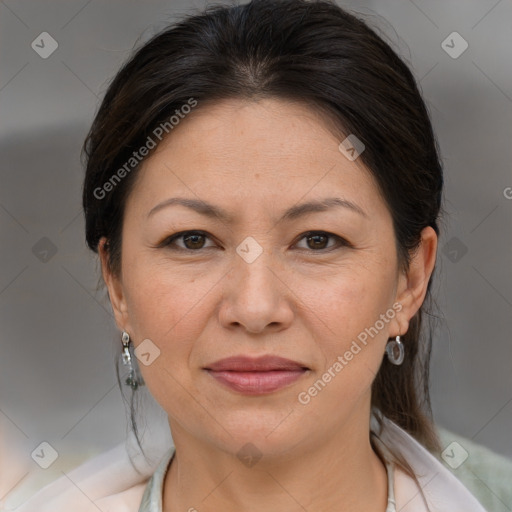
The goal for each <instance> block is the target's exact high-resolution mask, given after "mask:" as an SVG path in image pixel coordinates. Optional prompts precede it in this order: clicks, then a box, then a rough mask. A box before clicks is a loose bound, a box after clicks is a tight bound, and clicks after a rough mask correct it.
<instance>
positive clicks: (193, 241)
mask: <svg viewBox="0 0 512 512" xmlns="http://www.w3.org/2000/svg"><path fill="white" fill-rule="evenodd" d="M202 236H203V235H188V236H186V237H185V245H186V246H187V247H188V242H190V240H192V247H191V248H192V249H197V248H198V247H197V246H196V243H198V242H197V238H201V237H202ZM201 245H202V244H201V243H200V242H199V246H201ZM189 248H190V247H189ZM199 248H200V247H199Z"/></svg>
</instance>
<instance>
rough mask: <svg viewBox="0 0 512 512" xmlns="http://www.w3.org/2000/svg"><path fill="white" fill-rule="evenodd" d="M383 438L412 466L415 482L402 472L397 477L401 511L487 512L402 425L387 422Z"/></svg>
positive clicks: (396, 487)
mask: <svg viewBox="0 0 512 512" xmlns="http://www.w3.org/2000/svg"><path fill="white" fill-rule="evenodd" d="M378 435H379V438H380V439H381V441H382V442H383V443H384V444H385V445H386V446H387V447H388V448H389V450H390V451H391V453H393V454H398V455H400V456H401V457H402V458H403V459H405V461H406V462H407V463H408V464H409V465H410V467H411V469H412V470H413V472H414V475H415V477H416V480H417V481H415V480H414V479H413V478H412V477H410V476H409V475H407V474H406V473H405V472H404V471H402V470H401V469H400V468H397V470H396V474H395V495H396V502H397V510H401V511H402V512H412V511H414V512H419V511H423V510H425V511H426V510H429V511H430V512H454V511H456V510H464V512H485V509H484V507H483V506H482V505H481V504H480V503H479V501H478V500H477V499H476V498H475V497H474V496H473V494H471V492H470V491H469V490H468V489H467V488H466V487H465V486H464V485H463V484H462V483H461V481H460V480H459V479H458V478H456V477H455V476H454V475H453V474H452V473H451V472H450V471H449V470H448V469H447V468H446V467H445V466H444V465H443V464H442V463H441V461H440V460H438V459H436V458H435V457H434V456H433V455H432V454H431V453H430V452H428V451H427V450H426V449H425V448H424V447H423V446H422V445H421V444H420V443H418V442H417V441H416V440H415V439H414V438H413V437H412V436H411V435H409V434H408V433H407V432H405V431H404V430H403V429H401V428H400V427H399V426H398V425H396V424H395V423H393V422H392V421H390V420H388V419H387V418H384V419H383V428H382V431H381V432H379V434H378Z"/></svg>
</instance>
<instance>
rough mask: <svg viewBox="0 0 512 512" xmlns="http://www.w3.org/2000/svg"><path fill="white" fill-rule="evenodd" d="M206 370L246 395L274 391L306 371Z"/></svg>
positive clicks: (293, 380)
mask: <svg viewBox="0 0 512 512" xmlns="http://www.w3.org/2000/svg"><path fill="white" fill-rule="evenodd" d="M206 371H207V372H208V373H209V374H210V375H211V376H212V377H215V379H217V380H218V381H219V382H221V383H222V384H225V385H226V386H228V387H229V388H231V389H234V390H235V391H238V392H240V393H244V394H246V395H260V394H265V393H272V392H273V391H277V390H278V389H281V388H284V387H286V386H288V385H289V384H291V383H292V382H295V381H296V380H297V379H299V378H300V377H302V375H304V374H305V373H306V370H303V369H298V370H293V371H291V370H274V371H268V372H233V371H218V372H216V371H212V370H206Z"/></svg>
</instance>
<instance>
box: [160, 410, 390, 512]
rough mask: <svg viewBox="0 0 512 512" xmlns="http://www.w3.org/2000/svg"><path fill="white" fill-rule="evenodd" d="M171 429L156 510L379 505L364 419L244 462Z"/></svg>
mask: <svg viewBox="0 0 512 512" xmlns="http://www.w3.org/2000/svg"><path fill="white" fill-rule="evenodd" d="M356 427H357V428H356ZM171 431H172V436H173V440H174V443H175V446H176V454H175V457H174V460H173V462H172V464H171V466H170V468H169V470H168V472H167V474H166V477H165V479H164V489H163V512H176V511H179V510H185V511H190V512H195V511H197V510H200V511H201V512H218V511H219V510H222V511H223V512H235V511H236V512H239V511H240V510H244V511H247V512H257V511H261V510H278V511H279V512H296V511H297V510H299V509H300V508H302V509H303V510H332V511H336V512H338V511H340V512H362V511H365V512H367V511H381V512H383V511H385V510H386V505H387V474H386V469H385V466H384V465H383V463H382V461H381V460H380V458H379V456H378V455H377V454H376V453H375V452H374V451H373V449H372V447H371V444H370V440H369V419H368V422H367V423H366V425H364V426H361V425H354V426H352V428H350V427H349V426H347V428H345V429H343V428H342V429H338V431H337V432H336V433H333V435H332V436H331V437H330V438H329V439H328V440H326V439H321V440H318V442H317V443H316V444H314V443H311V444H308V445H306V443H301V444H300V445H299V446H300V448H299V447H295V448H294V449H293V452H292V451H290V452H287V454H286V455H282V454H280V455H279V456H277V455H276V456H265V457H262V458H261V459H260V460H259V461H258V462H257V463H255V464H253V465H252V466H250V467H248V466H245V465H244V464H242V463H241V462H240V460H239V459H238V457H237V456H236V454H231V453H227V452H226V451H223V450H220V449H218V448H217V447H212V445H211V444H209V443H208V444H205V443H204V442H201V441H200V440H198V439H197V438H193V437H191V436H190V434H189V433H188V432H186V431H184V430H183V429H182V428H180V426H179V425H178V424H172V425H171Z"/></svg>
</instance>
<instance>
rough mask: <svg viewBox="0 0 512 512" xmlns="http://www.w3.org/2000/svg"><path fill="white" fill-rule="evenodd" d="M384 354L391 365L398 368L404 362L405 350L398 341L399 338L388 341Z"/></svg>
mask: <svg viewBox="0 0 512 512" xmlns="http://www.w3.org/2000/svg"><path fill="white" fill-rule="evenodd" d="M386 354H387V356H388V359H389V362H390V363H391V364H394V365H396V366H399V365H401V364H402V363H403V362H404V356H405V348H404V344H403V343H402V342H401V341H400V336H397V337H396V338H395V339H394V340H391V341H388V344H387V345H386Z"/></svg>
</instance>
